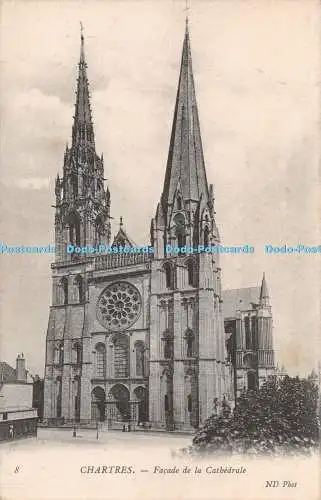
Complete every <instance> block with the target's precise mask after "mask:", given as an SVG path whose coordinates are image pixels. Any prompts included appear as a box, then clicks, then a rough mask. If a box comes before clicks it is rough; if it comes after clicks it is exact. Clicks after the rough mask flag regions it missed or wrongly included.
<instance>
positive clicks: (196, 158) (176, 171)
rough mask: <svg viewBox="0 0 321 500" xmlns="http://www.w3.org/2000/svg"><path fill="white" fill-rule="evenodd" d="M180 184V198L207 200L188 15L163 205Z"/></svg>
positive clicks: (171, 199) (172, 196)
mask: <svg viewBox="0 0 321 500" xmlns="http://www.w3.org/2000/svg"><path fill="white" fill-rule="evenodd" d="M178 185H179V186H180V191H181V193H182V196H183V198H184V200H194V201H198V200H200V197H201V196H203V198H205V200H206V201H207V200H208V194H209V193H208V184H207V179H206V172H205V164H204V157H203V147H202V140H201V132H200V125H199V118H198V110H197V103H196V95H195V86H194V77H193V68H192V56H191V48H190V37H189V29H188V18H187V17H186V28H185V37H184V43H183V52H182V59H181V69H180V77H179V83H178V90H177V96H176V105H175V113H174V121H173V126H172V134H171V141H170V148H169V154H168V160H167V167H166V175H165V182H164V190H163V195H162V204H163V207H165V205H166V204H167V203H169V204H171V203H173V198H174V195H175V191H176V189H177V187H178Z"/></svg>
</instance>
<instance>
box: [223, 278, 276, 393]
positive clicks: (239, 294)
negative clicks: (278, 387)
mask: <svg viewBox="0 0 321 500" xmlns="http://www.w3.org/2000/svg"><path fill="white" fill-rule="evenodd" d="M223 311H224V328H225V334H226V338H225V339H226V348H227V353H228V356H229V360H230V362H231V364H232V367H233V378H234V391H235V398H237V397H238V396H239V395H240V394H241V392H242V391H243V390H246V389H250V390H254V389H257V388H258V387H260V386H261V385H262V383H263V382H264V380H266V379H267V378H268V377H269V376H270V375H275V360H274V358H275V355H274V346H273V324H272V308H271V305H270V297H269V292H268V287H267V283H266V278H265V275H264V274H263V279H262V283H261V287H250V288H239V289H236V290H225V291H224V292H223Z"/></svg>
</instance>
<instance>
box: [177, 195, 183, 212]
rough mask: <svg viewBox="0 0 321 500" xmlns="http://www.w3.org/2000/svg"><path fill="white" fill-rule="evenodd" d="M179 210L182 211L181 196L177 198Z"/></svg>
mask: <svg viewBox="0 0 321 500" xmlns="http://www.w3.org/2000/svg"><path fill="white" fill-rule="evenodd" d="M177 210H182V198H181V195H178V196H177Z"/></svg>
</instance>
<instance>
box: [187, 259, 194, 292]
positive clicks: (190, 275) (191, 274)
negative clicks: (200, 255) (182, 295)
mask: <svg viewBox="0 0 321 500" xmlns="http://www.w3.org/2000/svg"><path fill="white" fill-rule="evenodd" d="M186 266H187V275H188V284H189V285H190V286H195V272H194V271H195V270H194V262H193V260H192V259H189V260H188V261H187V264H186Z"/></svg>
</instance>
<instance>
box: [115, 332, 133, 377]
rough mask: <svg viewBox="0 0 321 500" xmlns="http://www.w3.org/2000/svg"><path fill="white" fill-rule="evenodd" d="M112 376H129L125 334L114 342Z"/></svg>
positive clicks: (127, 344)
mask: <svg viewBox="0 0 321 500" xmlns="http://www.w3.org/2000/svg"><path fill="white" fill-rule="evenodd" d="M114 376H115V378H127V377H128V376H129V339H128V336H127V335H125V334H120V335H118V336H117V337H116V338H115V340H114Z"/></svg>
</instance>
